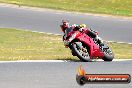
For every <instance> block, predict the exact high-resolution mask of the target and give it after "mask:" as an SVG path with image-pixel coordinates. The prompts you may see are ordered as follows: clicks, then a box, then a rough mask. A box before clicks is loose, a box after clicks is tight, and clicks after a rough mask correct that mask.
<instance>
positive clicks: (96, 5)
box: [0, 0, 132, 16]
mask: <svg viewBox="0 0 132 88" xmlns="http://www.w3.org/2000/svg"><path fill="white" fill-rule="evenodd" d="M0 2H4V3H12V4H17V5H27V6H34V7H42V8H51V9H60V10H67V11H77V12H90V13H100V14H112V15H121V16H132V0H0Z"/></svg>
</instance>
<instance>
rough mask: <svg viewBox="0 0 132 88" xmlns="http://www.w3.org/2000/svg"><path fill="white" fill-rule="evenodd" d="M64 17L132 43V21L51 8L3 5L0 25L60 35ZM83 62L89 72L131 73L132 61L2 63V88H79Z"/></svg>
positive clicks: (101, 87) (126, 87)
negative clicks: (36, 9) (41, 8)
mask: <svg viewBox="0 0 132 88" xmlns="http://www.w3.org/2000/svg"><path fill="white" fill-rule="evenodd" d="M61 19H69V20H70V21H71V23H76V24H80V23H86V24H87V25H89V26H90V27H92V28H93V29H95V30H98V31H99V32H100V33H101V37H102V38H103V39H105V40H109V41H120V42H131V43H132V39H131V38H132V35H131V33H132V30H131V28H132V20H130V19H119V18H113V17H101V16H93V15H82V14H73V13H62V12H56V11H50V10H42V11H34V10H30V9H25V8H24V9H23V8H16V7H8V6H7V7H5V6H0V27H6V28H10V27H11V28H19V29H29V30H32V31H39V32H49V33H56V34H61V32H60V30H59V24H60V20H61ZM80 64H82V66H83V67H84V68H85V69H86V71H87V73H105V74H107V73H108V74H110V73H115V74H118V73H123V74H125V73H126V74H130V75H132V69H131V68H132V61H113V62H88V63H82V62H61V63H45V62H11V63H8V62H6V63H3V62H1V63H0V88H80V86H79V85H78V84H77V83H76V80H75V76H76V69H77V67H78V66H79V65H80ZM106 87H107V88H131V87H132V83H130V84H87V85H84V86H83V88H106Z"/></svg>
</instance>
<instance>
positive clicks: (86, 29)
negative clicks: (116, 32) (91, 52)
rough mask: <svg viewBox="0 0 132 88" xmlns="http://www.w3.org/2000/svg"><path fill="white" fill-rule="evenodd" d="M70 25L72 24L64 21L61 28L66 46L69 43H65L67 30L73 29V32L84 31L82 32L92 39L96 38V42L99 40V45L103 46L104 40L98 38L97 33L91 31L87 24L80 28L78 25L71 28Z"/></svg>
mask: <svg viewBox="0 0 132 88" xmlns="http://www.w3.org/2000/svg"><path fill="white" fill-rule="evenodd" d="M69 24H70V23H69V21H67V20H62V25H60V27H61V29H62V31H63V33H64V36H63V41H64V43H65V45H66V44H68V43H67V42H65V36H66V30H69V29H71V28H72V30H79V31H82V32H84V33H86V34H87V35H88V36H90V37H91V38H94V39H95V40H97V41H98V43H99V45H103V43H102V39H101V38H100V37H98V36H97V32H96V31H93V30H91V29H88V28H87V27H86V25H85V24H81V25H79V26H78V25H76V24H74V25H72V26H70V25H69Z"/></svg>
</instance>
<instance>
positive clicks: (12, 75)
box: [0, 61, 132, 88]
mask: <svg viewBox="0 0 132 88" xmlns="http://www.w3.org/2000/svg"><path fill="white" fill-rule="evenodd" d="M81 64H82V66H83V68H84V69H85V70H86V72H87V73H88V74H92V73H98V74H110V73H112V74H130V75H132V69H131V68H132V61H120V62H119V61H113V62H88V63H81V62H60V63H59V62H58V63H50V62H49V63H45V62H25V63H24V62H11V63H8V62H6V63H0V88H132V83H129V84H86V85H84V86H83V87H81V86H80V85H78V84H77V83H76V73H77V68H78V66H79V65H81Z"/></svg>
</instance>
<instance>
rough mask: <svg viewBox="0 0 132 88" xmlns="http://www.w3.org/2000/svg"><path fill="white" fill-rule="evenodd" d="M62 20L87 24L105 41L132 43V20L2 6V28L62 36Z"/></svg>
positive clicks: (0, 17)
mask: <svg viewBox="0 0 132 88" xmlns="http://www.w3.org/2000/svg"><path fill="white" fill-rule="evenodd" d="M62 19H69V20H70V22H71V24H74V23H75V24H81V23H85V24H87V25H88V26H89V27H91V28H92V29H94V30H97V31H98V32H99V33H100V36H101V37H102V38H103V39H104V40H109V41H118V42H128V43H132V34H131V33H132V19H123V18H115V17H109V16H108V17H107V16H94V15H86V14H76V13H68V12H60V11H53V10H33V9H31V8H23V7H22V8H21V7H20V8H19V7H15V6H14V7H13V6H5V5H0V27H6V28H19V29H28V30H32V31H39V32H48V33H55V34H62V33H61V31H60V28H59V25H60V22H61V20H62Z"/></svg>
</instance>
